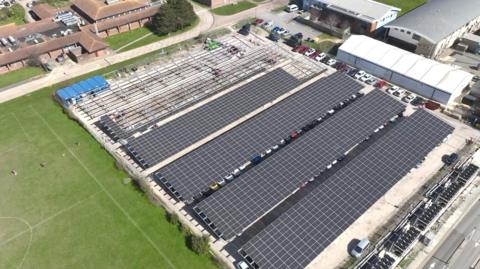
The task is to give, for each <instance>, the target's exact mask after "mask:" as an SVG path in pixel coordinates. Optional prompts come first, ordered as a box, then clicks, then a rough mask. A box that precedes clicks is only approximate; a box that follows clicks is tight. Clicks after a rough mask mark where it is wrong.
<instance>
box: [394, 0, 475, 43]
mask: <svg viewBox="0 0 480 269" xmlns="http://www.w3.org/2000/svg"><path fill="white" fill-rule="evenodd" d="M478 16H480V3H479V0H430V1H429V2H427V3H426V4H424V5H422V6H420V7H418V8H416V9H414V10H412V11H410V12H409V13H407V14H405V15H403V16H401V17H399V18H397V19H396V20H394V21H393V22H390V23H388V24H387V25H386V26H385V27H387V28H388V27H398V28H405V29H408V30H411V31H412V32H415V33H417V34H419V35H421V36H422V37H424V38H426V39H428V40H430V42H432V43H437V42H439V41H440V40H442V39H444V38H445V37H447V36H449V35H450V34H451V33H453V32H455V31H456V30H457V29H459V28H461V27H462V26H463V25H465V24H466V23H468V22H470V21H472V20H473V19H475V18H476V17H478Z"/></svg>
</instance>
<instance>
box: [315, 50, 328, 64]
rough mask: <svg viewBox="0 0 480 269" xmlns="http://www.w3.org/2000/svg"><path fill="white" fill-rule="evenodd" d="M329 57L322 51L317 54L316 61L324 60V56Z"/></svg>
mask: <svg viewBox="0 0 480 269" xmlns="http://www.w3.org/2000/svg"><path fill="white" fill-rule="evenodd" d="M325 57H327V55H326V54H325V53H324V52H320V54H318V55H317V56H315V61H317V62H320V61H322V60H323V58H325Z"/></svg>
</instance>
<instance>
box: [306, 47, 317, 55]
mask: <svg viewBox="0 0 480 269" xmlns="http://www.w3.org/2000/svg"><path fill="white" fill-rule="evenodd" d="M315 52H316V50H315V49H314V48H310V49H308V50H307V51H306V52H305V53H304V55H305V56H310V55H312V54H314V53H315Z"/></svg>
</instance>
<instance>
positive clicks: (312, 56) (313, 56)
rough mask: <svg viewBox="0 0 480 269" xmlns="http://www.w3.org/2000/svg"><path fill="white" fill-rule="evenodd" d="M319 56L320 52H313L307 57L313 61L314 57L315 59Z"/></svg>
mask: <svg viewBox="0 0 480 269" xmlns="http://www.w3.org/2000/svg"><path fill="white" fill-rule="evenodd" d="M319 54H320V52H318V51H315V52H314V53H313V54H312V55H310V56H308V57H310V58H312V59H315V57H317V56H318V55H319Z"/></svg>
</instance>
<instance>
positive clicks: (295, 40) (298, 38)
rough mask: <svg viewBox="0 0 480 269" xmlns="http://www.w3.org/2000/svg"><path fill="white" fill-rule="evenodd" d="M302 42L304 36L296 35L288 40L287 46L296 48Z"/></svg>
mask: <svg viewBox="0 0 480 269" xmlns="http://www.w3.org/2000/svg"><path fill="white" fill-rule="evenodd" d="M302 40H303V34H302V33H296V34H294V35H292V36H291V37H290V38H289V39H288V40H287V45H289V46H292V47H296V46H299V45H301V44H302Z"/></svg>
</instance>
